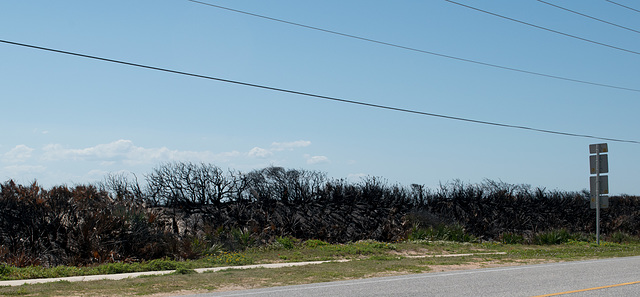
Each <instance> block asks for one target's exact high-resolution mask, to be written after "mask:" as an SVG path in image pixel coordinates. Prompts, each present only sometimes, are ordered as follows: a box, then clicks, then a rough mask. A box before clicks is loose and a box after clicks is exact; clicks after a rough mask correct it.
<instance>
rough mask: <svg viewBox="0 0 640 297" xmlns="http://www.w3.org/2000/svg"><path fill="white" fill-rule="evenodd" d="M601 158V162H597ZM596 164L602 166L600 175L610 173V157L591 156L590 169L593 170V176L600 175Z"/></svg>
mask: <svg viewBox="0 0 640 297" xmlns="http://www.w3.org/2000/svg"><path fill="white" fill-rule="evenodd" d="M598 157H600V160H599V161H600V162H596V159H597V158H598ZM596 163H599V165H600V170H599V171H600V172H599V173H607V172H609V157H608V155H591V156H589V168H591V174H596V173H598V169H597V168H596Z"/></svg>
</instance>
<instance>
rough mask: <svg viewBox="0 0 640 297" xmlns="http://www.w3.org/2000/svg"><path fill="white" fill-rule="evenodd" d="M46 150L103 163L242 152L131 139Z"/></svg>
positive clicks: (202, 158)
mask: <svg viewBox="0 0 640 297" xmlns="http://www.w3.org/2000/svg"><path fill="white" fill-rule="evenodd" d="M43 150H44V154H43V155H42V159H43V160H47V161H64V160H73V161H100V162H101V164H103V165H110V164H114V162H122V163H124V164H128V165H138V164H152V163H158V162H166V161H194V162H214V161H225V160H227V159H229V158H233V157H238V156H241V155H242V154H241V153H240V152H237V151H232V152H224V153H219V154H215V153H212V152H210V151H200V152H198V151H179V150H170V149H168V148H166V147H161V148H144V147H140V146H136V145H134V144H133V142H132V141H131V140H124V139H120V140H117V141H114V142H111V143H106V144H98V145H96V146H93V147H88V148H82V149H68V148H64V147H63V146H62V145H60V144H50V145H47V146H45V147H44V148H43Z"/></svg>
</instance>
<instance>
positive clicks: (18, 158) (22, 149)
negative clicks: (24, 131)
mask: <svg viewBox="0 0 640 297" xmlns="http://www.w3.org/2000/svg"><path fill="white" fill-rule="evenodd" d="M32 152H33V149H32V148H30V147H28V146H26V145H24V144H20V145H16V147H14V148H13V149H11V150H10V151H8V152H6V153H5V154H4V155H3V156H2V160H3V161H5V162H8V163H22V162H25V161H26V160H27V159H29V158H31V153H32Z"/></svg>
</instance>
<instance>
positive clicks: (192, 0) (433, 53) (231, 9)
mask: <svg viewBox="0 0 640 297" xmlns="http://www.w3.org/2000/svg"><path fill="white" fill-rule="evenodd" d="M187 1H190V2H193V3H198V4H202V5H207V6H211V7H215V8H220V9H224V10H227V11H232V12H236V13H241V14H245V15H249V16H254V17H258V18H263V19H266V20H271V21H275V22H280V23H285V24H289V25H294V26H298V27H303V28H307V29H311V30H316V31H321V32H325V33H330V34H335V35H340V36H343V37H348V38H354V39H358V40H362V41H366V42H372V43H376V44H381V45H386V46H391V47H395V48H400V49H404V50H409V51H414V52H418V53H423V54H429V55H433V56H438V57H442V58H447V59H453V60H457V61H462V62H468V63H473V64H477V65H483V66H488V67H493V68H498V69H503V70H509V71H515V72H520V73H526V74H531V75H537V76H542V77H546V78H553V79H559V80H564V81H570V82H575V83H581V84H588V85H593V86H599V87H606V88H613V89H618V90H625V91H632V92H640V89H634V88H627V87H620V86H615V85H610V84H603V83H597V82H590V81H585V80H579V79H573V78H568V77H562V76H557V75H551V74H544V73H540V72H534V71H529V70H523V69H518V68H512V67H507V66H501V65H497V64H491V63H486V62H480V61H476V60H471V59H466V58H460V57H455V56H450V55H445V54H440V53H436V52H431V51H426V50H421V49H417V48H413V47H408V46H403V45H398V44H394V43H389V42H384V41H379V40H375V39H370V38H365V37H360V36H356V35H351V34H346V33H341V32H337V31H332V30H327V29H323V28H319V27H313V26H309V25H305V24H300V23H295V22H291V21H287V20H283V19H277V18H272V17H269V16H265V15H259V14H255V13H251V12H246V11H242V10H237V9H233V8H228V7H224V6H220V5H215V4H211V3H206V2H201V1H196V0H187Z"/></svg>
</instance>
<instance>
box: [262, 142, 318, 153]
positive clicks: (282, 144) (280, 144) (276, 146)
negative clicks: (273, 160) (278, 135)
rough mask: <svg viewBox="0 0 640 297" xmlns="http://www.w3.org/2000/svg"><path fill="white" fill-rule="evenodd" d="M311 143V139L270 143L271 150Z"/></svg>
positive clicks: (288, 148) (287, 148) (291, 148)
mask: <svg viewBox="0 0 640 297" xmlns="http://www.w3.org/2000/svg"><path fill="white" fill-rule="evenodd" d="M310 145H311V141H307V140H297V141H292V142H274V143H272V144H271V147H272V150H273V151H284V150H293V149H294V148H299V147H307V146H310Z"/></svg>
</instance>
